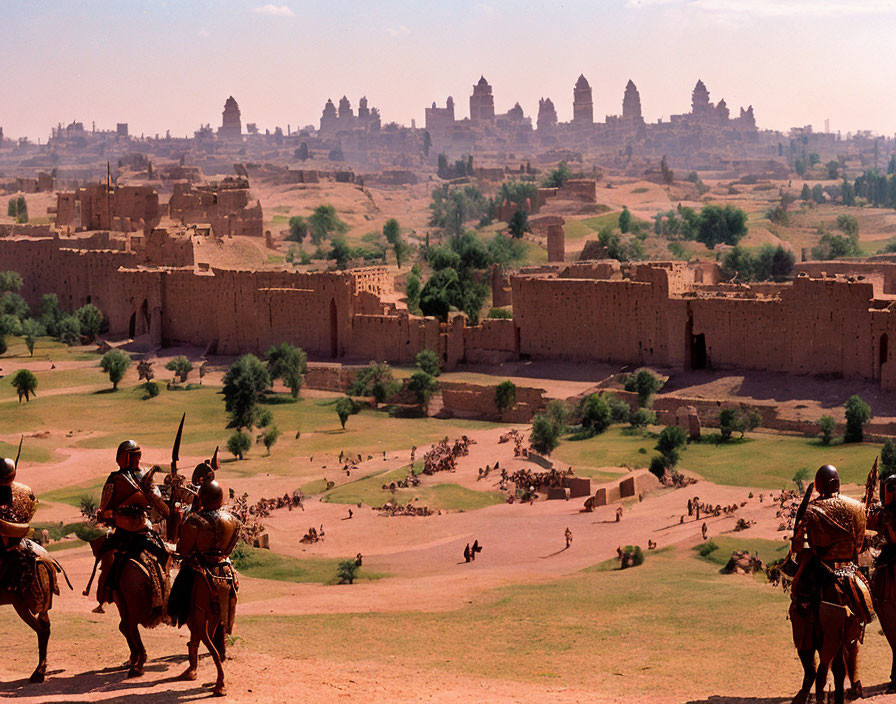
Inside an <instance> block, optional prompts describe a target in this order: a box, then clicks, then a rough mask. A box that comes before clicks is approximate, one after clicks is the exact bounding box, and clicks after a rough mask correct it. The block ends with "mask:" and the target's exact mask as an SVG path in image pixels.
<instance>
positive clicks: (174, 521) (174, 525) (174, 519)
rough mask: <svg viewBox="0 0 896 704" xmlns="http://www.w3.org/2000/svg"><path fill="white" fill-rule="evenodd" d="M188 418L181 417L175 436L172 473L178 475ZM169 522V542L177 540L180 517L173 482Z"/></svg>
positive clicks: (169, 499)
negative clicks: (182, 441)
mask: <svg viewBox="0 0 896 704" xmlns="http://www.w3.org/2000/svg"><path fill="white" fill-rule="evenodd" d="M186 418H187V414H186V412H185V413H184V414H183V415H182V416H181V417H180V425H178V426H177V435H175V436H174V445H173V446H172V447H171V471H172V472H174V473H175V474H176V473H177V463H178V461H179V460H180V441H181V438H182V437H183V434H184V421H185V420H186ZM168 491H169V494H168V520H167V521H166V524H167V526H166V527H167V529H168V530H167V533H168V535H167V538H168V540H169V542H173V541H175V540H177V532H178V527H179V526H178V523H179V522H180V521H179V517H178V515H177V510H176V506H175V504H176V503H177V486H175V484H174V483H173V482H172V484H171V486H170V487H169V489H168Z"/></svg>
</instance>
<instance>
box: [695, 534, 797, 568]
mask: <svg viewBox="0 0 896 704" xmlns="http://www.w3.org/2000/svg"><path fill="white" fill-rule="evenodd" d="M709 543H711V544H712V545H715V546H716V549H715V550H712V551H710V552H709V553H708V554H706V555H704V556H702V557H701V559H703V560H706V561H707V562H711V563H713V564H715V565H719V566H720V567H724V566H725V565H727V564H728V560H729V559H730V558H731V553H732V552H734V551H735V550H748V551H749V552H751V553H757V554H758V555H759V559H760V560H762V562H763V564H766V565H767V564H768V563H770V562H774V561H775V560H780V559H781V558H782V557H786V556H787V551H788V550H789V548H790V543H787V542H785V541H783V540H765V539H763V538H735V537H732V536H724V535H722V536H718V537H715V538H713V539H712V540H711V541H709ZM704 545H707V543H701V544H700V545H697V546H696V547H695V548H694V551H695V552H698V551H699V549H700V548H701V547H702V546H704Z"/></svg>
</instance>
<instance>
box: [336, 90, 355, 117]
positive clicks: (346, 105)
mask: <svg viewBox="0 0 896 704" xmlns="http://www.w3.org/2000/svg"><path fill="white" fill-rule="evenodd" d="M354 116H355V115H354V113H353V112H352V104H351V103H350V102H349V100H348V98H346V97H345V96H344V95H343V96H342V98H341V99H340V100H339V119H340V120H345V119H346V118H351V117H354Z"/></svg>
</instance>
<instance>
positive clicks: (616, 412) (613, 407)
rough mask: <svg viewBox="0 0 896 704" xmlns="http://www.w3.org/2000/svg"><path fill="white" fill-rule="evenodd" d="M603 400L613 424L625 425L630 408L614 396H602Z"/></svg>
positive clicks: (626, 403) (625, 402)
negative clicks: (608, 409) (608, 408)
mask: <svg viewBox="0 0 896 704" xmlns="http://www.w3.org/2000/svg"><path fill="white" fill-rule="evenodd" d="M604 400H605V401H606V402H607V405H608V406H609V407H610V417H611V419H612V421H613V422H614V423H627V422H628V418H629V416H630V415H631V410H632V409H631V406H629V405H628V402H627V401H623V400H622V399H621V398H619V397H618V396H617V395H616V394H604Z"/></svg>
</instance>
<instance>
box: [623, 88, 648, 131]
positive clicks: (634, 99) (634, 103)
mask: <svg viewBox="0 0 896 704" xmlns="http://www.w3.org/2000/svg"><path fill="white" fill-rule="evenodd" d="M622 119H623V120H625V121H627V122H636V123H641V122H644V118H643V117H641V96H640V94H639V93H638V89H637V88H636V87H635V84H634V83H633V82H632V81H631V79H629V82H628V83H626V85H625V95H624V96H623V98H622Z"/></svg>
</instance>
